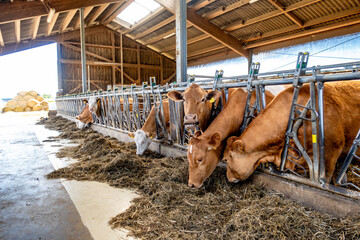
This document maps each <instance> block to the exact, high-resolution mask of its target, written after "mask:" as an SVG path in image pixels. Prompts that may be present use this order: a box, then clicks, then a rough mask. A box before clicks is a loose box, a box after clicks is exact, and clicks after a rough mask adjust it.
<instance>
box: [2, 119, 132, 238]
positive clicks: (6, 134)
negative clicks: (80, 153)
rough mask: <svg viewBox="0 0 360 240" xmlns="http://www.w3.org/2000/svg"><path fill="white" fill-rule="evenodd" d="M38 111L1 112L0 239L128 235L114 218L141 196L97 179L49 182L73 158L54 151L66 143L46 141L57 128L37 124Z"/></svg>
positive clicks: (114, 236)
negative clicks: (115, 225)
mask: <svg viewBox="0 0 360 240" xmlns="http://www.w3.org/2000/svg"><path fill="white" fill-rule="evenodd" d="M39 117H40V116H39V114H35V113H30V114H19V113H7V114H0V133H1V134H0V239H128V237H126V233H127V232H126V231H125V230H124V231H121V230H120V231H119V230H112V229H111V228H110V226H109V225H108V221H109V220H110V219H111V217H114V216H116V215H117V214H119V213H120V212H122V211H124V210H126V209H127V208H128V207H129V206H130V201H131V200H132V199H133V198H134V197H136V196H137V195H136V194H135V193H134V192H132V191H129V190H126V189H115V188H112V187H110V186H108V185H107V184H103V183H97V182H78V181H66V180H64V179H62V180H48V179H46V178H45V175H46V174H47V173H49V172H51V171H53V169H54V168H56V169H57V168H59V167H63V166H66V165H68V164H69V163H71V162H73V160H71V159H57V158H56V156H55V152H56V151H57V150H58V149H59V148H60V147H62V146H64V145H67V144H68V143H67V141H62V142H59V143H58V142H43V140H46V139H47V137H48V136H54V135H57V134H58V133H57V132H56V131H49V130H47V129H45V128H44V127H43V126H39V125H34V124H35V122H36V120H37V119H39Z"/></svg>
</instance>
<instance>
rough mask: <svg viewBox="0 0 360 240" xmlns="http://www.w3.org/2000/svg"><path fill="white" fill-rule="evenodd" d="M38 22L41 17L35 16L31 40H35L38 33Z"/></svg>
mask: <svg viewBox="0 0 360 240" xmlns="http://www.w3.org/2000/svg"><path fill="white" fill-rule="evenodd" d="M40 20H41V16H37V17H35V18H34V23H33V25H32V30H31V32H32V34H31V39H35V38H36V36H37V33H38V31H39V25H40Z"/></svg>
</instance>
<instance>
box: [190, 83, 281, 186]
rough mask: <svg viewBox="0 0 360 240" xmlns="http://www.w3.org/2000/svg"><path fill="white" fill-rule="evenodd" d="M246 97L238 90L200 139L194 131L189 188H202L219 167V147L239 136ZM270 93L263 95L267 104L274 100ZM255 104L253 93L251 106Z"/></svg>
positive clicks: (191, 145)
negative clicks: (231, 137)
mask: <svg viewBox="0 0 360 240" xmlns="http://www.w3.org/2000/svg"><path fill="white" fill-rule="evenodd" d="M247 95H248V93H247V92H246V91H245V90H243V89H241V88H238V89H236V90H235V91H233V93H232V94H231V95H230V97H229V100H228V102H227V103H226V104H225V106H224V109H223V110H222V111H221V112H220V114H219V115H218V116H217V117H216V118H215V120H214V121H213V122H212V123H211V124H210V126H209V127H208V128H207V129H206V131H205V132H204V133H203V134H202V135H201V132H200V131H197V132H196V133H195V135H194V137H192V138H191V139H190V143H189V146H188V151H187V159H188V162H189V183H188V184H189V186H190V187H192V186H195V187H197V188H199V187H201V186H202V185H203V183H204V181H205V180H206V179H207V178H208V177H209V176H210V175H211V173H212V172H213V171H214V170H215V168H216V166H217V165H218V163H219V160H220V159H221V158H220V155H221V153H222V152H223V151H222V149H223V146H224V145H225V143H222V141H224V140H225V139H226V138H227V137H228V136H230V135H234V134H236V133H238V131H239V128H240V126H241V124H242V121H243V115H244V111H245V105H246V99H247ZM273 97H274V96H273V95H272V94H271V93H270V92H266V102H270V101H271V100H272V99H273ZM254 102H255V92H253V95H252V99H251V104H254Z"/></svg>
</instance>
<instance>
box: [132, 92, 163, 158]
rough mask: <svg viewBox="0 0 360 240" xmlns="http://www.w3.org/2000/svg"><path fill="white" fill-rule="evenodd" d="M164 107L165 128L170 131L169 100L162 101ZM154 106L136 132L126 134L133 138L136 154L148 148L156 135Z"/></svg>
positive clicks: (140, 153)
mask: <svg viewBox="0 0 360 240" xmlns="http://www.w3.org/2000/svg"><path fill="white" fill-rule="evenodd" d="M162 105H163V109H164V117H165V124H166V130H167V132H168V133H170V113H169V101H168V100H167V99H166V100H163V101H162ZM155 114H156V113H155V107H154V106H153V107H152V108H151V111H150V113H149V116H148V117H147V119H146V121H145V123H144V125H143V127H142V128H141V129H138V130H137V131H136V132H131V133H129V134H128V135H129V136H130V137H132V138H134V141H135V143H136V154H138V155H142V154H143V153H144V152H145V150H146V149H148V147H149V145H150V143H151V139H152V138H153V137H154V136H155V135H156V120H155Z"/></svg>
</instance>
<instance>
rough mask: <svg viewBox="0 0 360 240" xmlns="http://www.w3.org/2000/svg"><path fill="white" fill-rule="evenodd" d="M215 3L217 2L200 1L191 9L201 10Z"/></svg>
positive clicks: (211, 0) (209, 0)
mask: <svg viewBox="0 0 360 240" xmlns="http://www.w3.org/2000/svg"><path fill="white" fill-rule="evenodd" d="M213 2H215V0H200V1H199V2H197V3H196V4H194V5H193V6H191V8H192V9H194V10H195V11H196V10H198V9H200V8H203V7H206V6H207V5H209V4H210V3H213Z"/></svg>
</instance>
